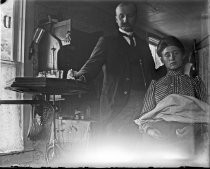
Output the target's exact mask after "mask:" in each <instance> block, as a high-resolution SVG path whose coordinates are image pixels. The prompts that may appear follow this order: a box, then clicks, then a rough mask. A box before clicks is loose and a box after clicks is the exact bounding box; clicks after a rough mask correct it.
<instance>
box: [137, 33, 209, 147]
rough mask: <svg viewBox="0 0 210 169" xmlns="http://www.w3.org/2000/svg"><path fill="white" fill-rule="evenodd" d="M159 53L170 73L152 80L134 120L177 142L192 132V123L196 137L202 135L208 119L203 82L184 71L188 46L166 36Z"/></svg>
mask: <svg viewBox="0 0 210 169" xmlns="http://www.w3.org/2000/svg"><path fill="white" fill-rule="evenodd" d="M157 53H158V55H159V57H160V59H161V61H162V62H163V64H164V65H165V66H166V68H167V74H166V75H165V76H164V77H162V78H160V79H159V80H158V81H155V80H153V81H152V82H151V84H150V86H149V88H148V90H147V93H146V95H145V99H144V106H143V109H142V112H141V115H140V118H138V119H136V120H135V123H136V124H138V125H139V129H140V131H141V132H142V133H144V134H145V135H147V136H149V137H152V138H153V139H154V138H155V139H165V140H166V139H167V140H168V141H169V142H175V141H177V140H180V138H181V137H182V138H184V136H185V135H187V133H188V134H189V126H191V129H192V128H193V137H195V138H196V137H197V136H198V137H199V138H201V137H200V135H201V130H202V132H203V131H204V129H205V127H204V126H205V125H203V124H207V123H209V121H208V118H207V116H208V114H209V112H208V108H209V107H208V105H207V104H206V103H205V102H207V93H206V89H205V85H204V83H203V82H202V80H201V78H200V77H199V76H196V77H190V76H189V75H186V74H185V64H184V58H185V49H184V46H183V44H182V43H181V42H180V41H179V40H178V39H177V38H176V37H173V36H168V37H165V38H163V39H162V40H161V41H160V42H159V44H158V46H157ZM209 110H210V109H209ZM208 117H209V116H208ZM195 126H196V127H195ZM191 135H192V132H191ZM195 140H196V139H195ZM196 142H200V140H199V141H195V144H197V143H196Z"/></svg>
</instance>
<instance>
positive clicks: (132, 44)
mask: <svg viewBox="0 0 210 169" xmlns="http://www.w3.org/2000/svg"><path fill="white" fill-rule="evenodd" d="M128 37H129V39H130V46H132V47H134V46H135V45H134V40H133V35H131V36H128Z"/></svg>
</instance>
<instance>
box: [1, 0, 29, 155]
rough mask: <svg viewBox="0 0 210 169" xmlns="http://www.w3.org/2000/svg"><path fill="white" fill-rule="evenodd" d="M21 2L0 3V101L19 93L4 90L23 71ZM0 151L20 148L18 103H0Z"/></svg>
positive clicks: (20, 115) (13, 98) (21, 131)
mask: <svg viewBox="0 0 210 169" xmlns="http://www.w3.org/2000/svg"><path fill="white" fill-rule="evenodd" d="M24 4H25V1H19V0H15V1H14V0H7V1H6V2H5V3H3V4H1V6H0V8H1V25H0V27H1V55H0V79H1V80H0V93H1V94H0V100H17V99H21V98H22V94H19V93H16V92H13V91H9V90H6V89H5V87H6V86H8V85H10V84H11V82H12V81H13V80H14V78H15V77H16V76H21V75H22V73H23V57H22V56H23V35H24V34H23V33H24V30H23V28H24V26H23V24H24V23H23V16H24V14H23V13H24V10H25V9H24V6H25V5H24ZM0 117H1V118H0V153H9V152H13V151H22V150H23V127H22V126H23V117H22V106H21V105H3V104H2V105H0Z"/></svg>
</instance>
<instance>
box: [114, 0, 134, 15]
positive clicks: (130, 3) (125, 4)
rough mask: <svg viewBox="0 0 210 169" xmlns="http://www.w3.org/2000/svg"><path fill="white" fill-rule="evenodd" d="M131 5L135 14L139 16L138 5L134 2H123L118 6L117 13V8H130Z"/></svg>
mask: <svg viewBox="0 0 210 169" xmlns="http://www.w3.org/2000/svg"><path fill="white" fill-rule="evenodd" d="M129 5H131V6H133V8H134V13H135V15H137V5H136V4H135V3H134V2H121V3H120V4H118V5H117V7H116V8H115V12H116V10H117V8H119V7H123V6H129Z"/></svg>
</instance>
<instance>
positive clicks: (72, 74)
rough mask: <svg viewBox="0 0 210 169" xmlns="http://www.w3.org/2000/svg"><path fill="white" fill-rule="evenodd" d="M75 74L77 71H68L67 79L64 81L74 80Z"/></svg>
mask: <svg viewBox="0 0 210 169" xmlns="http://www.w3.org/2000/svg"><path fill="white" fill-rule="evenodd" d="M76 73H77V71H75V70H73V69H70V70H69V71H68V73H67V77H66V79H73V80H75V74H76Z"/></svg>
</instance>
